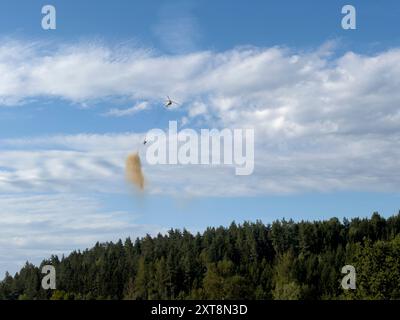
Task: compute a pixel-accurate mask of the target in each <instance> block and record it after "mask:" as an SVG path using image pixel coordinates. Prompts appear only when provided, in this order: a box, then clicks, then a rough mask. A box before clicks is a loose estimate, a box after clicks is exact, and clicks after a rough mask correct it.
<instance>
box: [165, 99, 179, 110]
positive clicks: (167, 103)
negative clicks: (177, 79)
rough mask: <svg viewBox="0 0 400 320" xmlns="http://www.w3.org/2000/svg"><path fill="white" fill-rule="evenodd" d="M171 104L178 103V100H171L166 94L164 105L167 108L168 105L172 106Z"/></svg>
mask: <svg viewBox="0 0 400 320" xmlns="http://www.w3.org/2000/svg"><path fill="white" fill-rule="evenodd" d="M173 104H176V105H179V103H178V102H176V101H174V100H171V98H170V97H169V96H167V101H165V104H164V107H166V108H168V107H170V106H172V105H173Z"/></svg>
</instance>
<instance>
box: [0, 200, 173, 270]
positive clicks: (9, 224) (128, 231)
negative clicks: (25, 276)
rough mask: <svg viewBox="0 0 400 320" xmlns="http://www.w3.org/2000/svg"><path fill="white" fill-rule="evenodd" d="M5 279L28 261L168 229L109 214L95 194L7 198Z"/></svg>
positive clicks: (0, 238)
mask: <svg viewBox="0 0 400 320" xmlns="http://www.w3.org/2000/svg"><path fill="white" fill-rule="evenodd" d="M0 208H1V212H0V221H1V224H0V277H2V276H3V275H4V272H5V271H6V270H8V271H11V272H15V271H17V270H18V269H19V268H21V267H22V265H23V264H24V263H25V261H27V260H28V259H29V261H31V262H34V263H39V262H40V261H41V260H42V259H44V258H48V257H50V255H52V254H58V255H62V254H68V253H69V252H70V251H72V250H77V249H82V248H88V247H92V246H93V245H94V244H95V243H96V242H97V241H100V242H102V241H111V240H113V241H116V240H118V239H120V238H122V239H123V238H125V237H128V236H130V237H132V238H135V237H141V236H144V235H146V234H147V233H149V234H153V235H154V234H157V233H158V232H164V231H165V230H164V229H163V228H162V227H159V226H150V225H140V224H137V223H135V220H136V218H137V216H135V215H134V214H132V213H131V212H125V211H109V210H107V209H105V208H104V207H103V203H102V202H101V201H100V200H99V199H97V198H96V197H93V195H87V196H85V195H81V194H76V193H63V194H54V193H50V194H36V195H27V194H20V195H16V194H2V195H1V196H0Z"/></svg>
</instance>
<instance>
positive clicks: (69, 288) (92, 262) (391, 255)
mask: <svg viewBox="0 0 400 320" xmlns="http://www.w3.org/2000/svg"><path fill="white" fill-rule="evenodd" d="M45 264H52V265H53V266H54V267H55V268H56V272H57V290H54V291H52V290H47V291H45V290H43V289H42V288H41V279H42V276H43V275H42V274H41V272H40V270H41V267H42V266H43V265H45ZM346 264H351V265H353V266H355V268H356V272H357V290H349V291H344V290H343V289H342V288H341V285H340V281H341V279H342V277H343V275H342V274H341V268H342V267H343V266H344V265H346ZM0 299H12V300H16V299H21V300H25V299H52V300H72V299H87V300H90V299H400V214H398V215H396V216H393V217H390V218H388V219H384V218H382V217H381V216H380V215H379V214H377V213H374V214H373V215H372V217H371V219H359V218H356V219H353V220H352V221H349V220H347V219H344V221H343V222H340V221H339V220H338V219H336V218H333V219H330V220H328V221H317V222H307V221H301V222H298V223H295V222H294V221H291V220H290V221H285V220H283V221H276V222H274V223H272V225H265V224H263V223H262V222H260V221H257V222H256V223H249V222H245V223H244V224H243V225H237V224H235V223H232V224H231V225H230V226H229V227H228V228H224V227H219V228H211V227H210V228H208V229H207V230H206V231H205V232H204V233H203V234H199V233H198V234H196V235H193V234H191V233H190V232H188V231H187V230H183V231H180V230H170V231H169V232H168V233H167V234H165V235H162V234H159V235H157V236H156V237H150V236H146V237H144V238H142V239H136V240H135V241H134V242H132V240H131V239H130V238H128V239H126V240H125V242H122V241H121V240H120V241H118V242H117V243H112V242H110V243H102V244H100V243H96V244H95V246H94V247H93V248H91V249H90V250H89V249H88V250H85V251H83V252H81V251H75V252H72V253H71V254H70V255H69V256H68V257H64V256H63V257H61V258H59V257H57V256H52V257H51V258H50V259H48V260H45V261H43V262H42V263H41V264H40V266H39V267H36V266H34V265H32V264H30V263H26V264H25V266H24V267H23V268H22V269H21V270H20V271H19V272H18V273H17V274H15V275H14V276H11V275H9V274H8V273H7V274H6V276H5V278H4V279H3V281H1V282H0Z"/></svg>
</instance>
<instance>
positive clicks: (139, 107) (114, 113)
mask: <svg viewBox="0 0 400 320" xmlns="http://www.w3.org/2000/svg"><path fill="white" fill-rule="evenodd" d="M148 107H149V103H148V102H147V101H143V102H139V103H137V104H135V105H134V106H133V107H131V108H125V109H119V108H112V109H110V110H109V111H107V112H105V113H103V115H104V116H106V117H126V116H131V115H134V114H136V113H139V112H141V111H143V110H147V109H148Z"/></svg>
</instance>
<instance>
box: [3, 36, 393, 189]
mask: <svg viewBox="0 0 400 320" xmlns="http://www.w3.org/2000/svg"><path fill="white" fill-rule="evenodd" d="M18 46H20V48H26V47H29V46H27V45H23V44H21V43H19V44H18V43H17V44H15V43H14V44H13V45H12V46H11V45H10V44H8V43H3V44H2V45H1V47H0V70H1V71H2V72H1V73H0V100H1V101H19V102H21V103H22V102H24V101H25V99H29V98H35V97H41V98H43V97H46V96H51V97H52V96H56V97H58V98H62V99H67V100H70V101H73V102H77V101H82V100H88V99H89V100H90V99H103V98H109V97H113V96H124V97H130V98H131V99H132V101H148V102H149V103H152V102H153V101H154V100H155V99H159V98H160V97H161V99H163V97H164V96H165V93H167V92H168V94H171V95H173V96H174V97H175V98H176V99H177V100H178V101H180V102H181V103H182V106H181V107H180V108H181V111H182V112H184V113H186V114H185V115H186V119H189V120H191V121H193V120H201V121H203V122H202V123H204V124H205V125H207V127H210V126H215V127H219V128H220V127H229V128H247V127H250V128H254V129H255V132H256V150H255V154H256V164H255V172H254V174H253V176H250V177H242V178H237V177H234V176H233V175H232V171H230V168H208V167H204V168H203V167H202V168H198V169H199V170H193V168H191V167H182V168H177V167H170V166H166V167H162V166H160V167H149V168H146V164H145V168H144V170H147V171H148V176H149V179H151V181H154V183H151V184H150V187H149V190H151V192H163V191H165V190H166V191H167V192H181V191H183V192H193V193H196V194H199V195H204V196H214V195H254V194H269V193H288V192H304V191H315V190H318V191H327V190H328V191H329V190H357V191H362V190H386V191H387V190H389V191H393V190H398V188H399V187H400V178H399V177H398V176H396V175H395V174H393V173H394V172H398V171H399V169H400V168H399V161H398V159H399V151H398V150H400V148H399V144H400V129H399V128H400V112H399V108H398V106H399V104H400V91H399V90H398V88H399V87H400V50H399V49H392V50H388V51H385V52H381V53H378V54H375V55H373V56H367V55H359V54H356V53H353V52H348V53H346V54H344V55H342V56H337V57H336V56H333V55H332V48H331V47H328V49H329V50H327V47H326V46H323V47H322V48H317V49H315V50H310V51H307V52H298V51H293V50H290V49H287V48H285V49H284V48H279V47H274V48H266V49H261V48H236V49H233V50H230V51H226V52H220V53H214V52H195V53H191V54H183V55H182V54H181V55H176V56H173V55H152V54H149V53H146V52H145V51H143V50H142V51H140V52H136V51H135V50H131V51H129V50H124V51H123V53H121V52H116V51H114V50H113V49H112V48H108V47H106V46H96V45H92V46H85V47H82V46H75V47H67V48H65V47H64V50H60V49H57V48H56V49H55V50H53V51H52V52H47V53H46V54H45V55H43V54H42V51H43V49H42V50H38V49H36V47H35V46H33V47H32V48H31V47H29V48H30V49H29V50H26V51H23V50H16V48H18ZM39 53H40V54H39ZM10 57H12V58H10ZM27 61H29V63H28V62H27ZM135 107H137V106H134V107H133V108H135ZM129 109H131V108H129ZM116 110H117V109H116ZM135 110H136V109H135ZM126 112H128V113H130V112H134V111H132V110H130V111H126V110H125V111H124V110H121V109H118V110H117V111H114V113H115V115H116V114H121V113H122V114H124V113H126ZM140 136H141V134H138V133H132V134H122V135H113V134H109V135H85V134H83V135H76V136H58V137H45V138H36V139H27V140H28V141H21V139H20V140H18V139H14V140H12V141H2V142H0V143H1V144H2V146H4V149H3V150H2V151H0V167H3V168H4V169H2V171H1V174H0V189H1V190H4V191H6V190H21V189H24V190H27V189H29V188H33V187H35V188H43V190H46V188H55V186H56V188H57V189H58V188H68V186H70V187H71V188H76V187H77V185H79V186H80V187H81V188H83V189H85V188H87V186H91V187H92V186H94V187H97V188H98V187H99V186H102V187H104V186H107V184H105V183H103V184H101V183H99V180H103V179H104V180H105V181H116V180H118V179H120V180H118V181H122V179H123V178H122V173H123V170H122V166H123V159H124V157H125V156H126V154H127V153H128V152H130V151H131V150H134V148H139V145H140ZM21 144H25V145H24V146H23V148H22V147H21ZM128 150H129V151H128ZM22 159H24V160H22ZM74 176H78V177H79V178H78V179H72V178H71V177H74ZM171 176H173V177H174V179H173V180H171V179H170V177H171ZM226 186H230V187H229V188H227V187H226ZM113 189H114V190H117V189H118V188H113ZM216 190H218V193H217V192H216Z"/></svg>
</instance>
